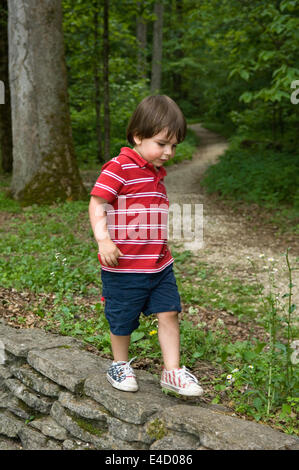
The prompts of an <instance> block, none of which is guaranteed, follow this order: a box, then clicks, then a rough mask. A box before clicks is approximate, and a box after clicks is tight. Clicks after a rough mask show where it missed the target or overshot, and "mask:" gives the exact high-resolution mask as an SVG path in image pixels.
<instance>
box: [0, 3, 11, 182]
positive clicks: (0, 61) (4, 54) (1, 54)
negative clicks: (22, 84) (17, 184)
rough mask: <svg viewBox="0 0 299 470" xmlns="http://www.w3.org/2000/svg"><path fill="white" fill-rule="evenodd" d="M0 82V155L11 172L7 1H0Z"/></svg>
mask: <svg viewBox="0 0 299 470" xmlns="http://www.w3.org/2000/svg"><path fill="white" fill-rule="evenodd" d="M0 80H1V81H2V82H3V87H4V93H3V97H4V103H3V104H1V103H2V101H0V149H1V151H0V153H1V165H2V170H3V171H4V172H6V173H11V171H12V134H11V107H10V92H9V80H8V37H7V0H0Z"/></svg>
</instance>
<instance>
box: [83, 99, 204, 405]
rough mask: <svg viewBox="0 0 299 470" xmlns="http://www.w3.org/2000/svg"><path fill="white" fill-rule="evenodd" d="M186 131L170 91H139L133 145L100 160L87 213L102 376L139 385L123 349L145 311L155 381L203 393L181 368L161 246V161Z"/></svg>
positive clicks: (172, 290) (176, 305)
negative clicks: (157, 363)
mask: <svg viewBox="0 0 299 470" xmlns="http://www.w3.org/2000/svg"><path fill="white" fill-rule="evenodd" d="M185 135H186V121H185V118H184V116H183V114H182V112H181V110H180V109H179V107H178V106H177V104H176V103H175V102H174V101H173V100H172V99H171V98H169V97H168V96H165V95H156V96H149V97H147V98H145V99H144V100H142V101H141V103H139V105H138V106H137V108H136V110H135V112H134V113H133V115H132V117H131V120H130V122H129V125H128V128H127V139H128V142H129V143H130V144H131V145H132V147H133V149H131V148H129V147H123V148H122V149H121V152H120V154H119V155H118V157H116V158H112V160H110V161H109V162H107V163H106V164H104V165H103V167H102V172H101V174H100V176H99V178H98V180H97V182H96V183H95V186H94V188H93V189H92V191H91V200H90V205H89V215H90V222H91V226H92V229H93V232H94V235H95V239H96V241H97V242H98V247H99V251H98V258H99V261H100V262H101V265H102V271H101V276H102V284H103V296H104V298H105V315H106V318H107V320H108V322H109V325H110V337H111V346H112V353H113V357H114V361H113V363H112V365H111V367H110V368H109V370H108V372H107V379H108V381H109V382H110V383H111V385H112V386H113V387H115V388H117V389H119V390H123V391H131V392H135V391H137V390H138V384H137V381H136V376H135V374H134V371H133V369H132V367H131V362H132V360H133V359H132V360H131V361H129V362H128V349H129V344H130V335H131V333H132V332H133V331H134V330H135V329H136V328H138V326H139V316H140V313H141V312H143V314H144V315H150V314H156V315H157V318H158V338H159V342H160V346H161V351H162V356H163V362H164V368H163V371H162V376H161V382H160V383H161V386H162V387H163V388H167V389H169V390H173V391H175V392H177V393H179V394H181V395H189V396H199V395H201V394H202V393H203V390H202V388H201V387H200V385H199V384H198V381H197V379H196V378H195V377H194V376H193V375H192V374H190V372H188V371H187V369H186V368H185V367H184V366H183V367H182V368H180V352H179V349H180V336H179V321H178V313H179V312H180V311H181V304H180V296H179V293H178V289H177V285H176V280H175V277H174V273H173V269H172V264H173V261H174V260H173V258H172V256H171V253H170V250H169V249H168V247H167V213H168V207H169V201H168V198H167V194H166V189H165V186H164V184H163V179H164V177H165V175H166V171H165V169H164V168H163V164H164V163H165V162H166V161H167V160H169V159H170V158H172V157H173V156H174V154H175V149H176V145H177V144H178V143H180V142H182V141H183V140H184V138H185ZM136 222H137V223H136Z"/></svg>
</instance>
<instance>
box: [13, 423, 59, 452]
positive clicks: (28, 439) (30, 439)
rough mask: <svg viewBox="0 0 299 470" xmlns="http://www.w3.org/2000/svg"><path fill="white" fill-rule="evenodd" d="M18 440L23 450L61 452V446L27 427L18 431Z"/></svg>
mask: <svg viewBox="0 0 299 470" xmlns="http://www.w3.org/2000/svg"><path fill="white" fill-rule="evenodd" d="M19 438H20V440H21V442H22V447H23V448H24V449H25V450H61V445H59V444H58V443H56V442H55V441H54V440H51V439H48V438H47V437H46V436H44V435H43V434H41V433H40V432H38V431H35V430H34V429H31V428H30V427H28V426H24V427H23V428H22V429H21V430H20V431H19Z"/></svg>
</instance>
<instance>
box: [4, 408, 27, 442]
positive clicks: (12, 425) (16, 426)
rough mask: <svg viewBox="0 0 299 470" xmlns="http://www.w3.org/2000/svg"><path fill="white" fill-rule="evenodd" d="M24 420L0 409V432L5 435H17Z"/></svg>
mask: <svg viewBox="0 0 299 470" xmlns="http://www.w3.org/2000/svg"><path fill="white" fill-rule="evenodd" d="M23 426H24V422H23V421H21V420H20V419H18V418H16V417H15V416H13V415H12V414H11V413H10V412H9V411H3V412H1V411H0V434H3V435H4V436H7V437H18V433H19V431H20V430H21V429H22V427H23Z"/></svg>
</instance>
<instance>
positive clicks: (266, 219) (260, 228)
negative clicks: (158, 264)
mask: <svg viewBox="0 0 299 470" xmlns="http://www.w3.org/2000/svg"><path fill="white" fill-rule="evenodd" d="M190 127H191V129H193V131H194V132H196V134H197V135H198V137H199V139H200V144H199V147H198V150H197V152H196V153H195V154H194V156H193V158H192V160H191V161H186V162H183V163H180V164H178V165H173V166H169V167H167V177H166V178H165V184H166V188H167V193H168V197H169V202H170V207H171V204H180V206H182V205H183V204H191V205H195V204H202V205H203V243H202V244H199V245H198V247H197V248H196V244H195V246H193V248H192V251H193V253H194V255H196V257H198V258H199V260H200V261H201V262H206V263H208V264H209V265H210V266H213V267H214V268H216V272H218V273H220V274H221V275H223V276H226V275H228V276H230V277H237V278H238V279H243V280H244V282H249V283H250V282H251V281H253V280H254V279H255V277H254V271H255V272H256V274H257V277H258V280H259V281H260V282H261V283H262V284H263V285H264V288H265V291H264V292H265V293H266V292H268V291H269V289H270V286H269V270H267V269H265V267H264V266H265V265H269V264H270V265H271V266H272V267H273V266H275V270H276V269H277V271H275V273H276V275H275V285H276V288H275V289H273V286H272V291H273V292H276V293H277V295H278V294H279V295H283V294H285V293H287V292H288V284H289V280H288V269H287V264H286V260H285V256H284V254H285V252H286V249H287V248H288V247H289V248H290V251H289V260H290V264H291V267H295V264H296V258H297V262H298V256H299V237H298V235H297V236H296V234H294V233H292V231H291V230H290V227H287V226H285V227H284V230H281V227H278V226H277V225H275V223H273V222H271V217H272V216H273V211H271V210H269V209H263V208H261V207H259V206H258V205H256V204H246V203H244V202H242V201H237V202H236V201H228V200H222V199H220V198H219V197H218V196H217V195H211V194H208V193H207V192H206V191H205V189H204V188H203V187H202V186H201V184H200V180H201V178H202V176H203V174H204V172H205V171H206V169H207V167H208V166H210V165H211V164H214V163H216V162H217V160H218V158H219V156H220V155H221V154H222V153H223V152H224V151H225V150H226V148H227V146H228V144H227V142H226V140H225V139H224V138H223V137H221V136H219V135H217V134H215V133H214V132H211V131H208V130H207V129H205V128H203V127H202V126H201V124H193V125H191V126H190ZM240 158H241V155H240ZM182 213H183V211H182ZM193 223H194V221H193ZM182 247H183V249H190V243H188V242H186V241H185V240H184V239H183V238H182ZM260 255H264V257H260ZM248 257H249V258H250V259H251V260H252V261H253V262H254V263H255V266H256V268H258V269H256V268H255V269H254V270H253V267H252V264H251V262H250V261H249V259H248ZM268 259H271V262H270V263H269V262H268ZM272 259H273V260H274V261H272ZM297 267H298V266H297ZM296 281H298V271H294V272H293V284H295V285H296V284H297V285H296V286H295V288H294V289H293V301H292V302H293V303H294V304H296V305H299V289H298V283H297V282H296Z"/></svg>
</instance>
